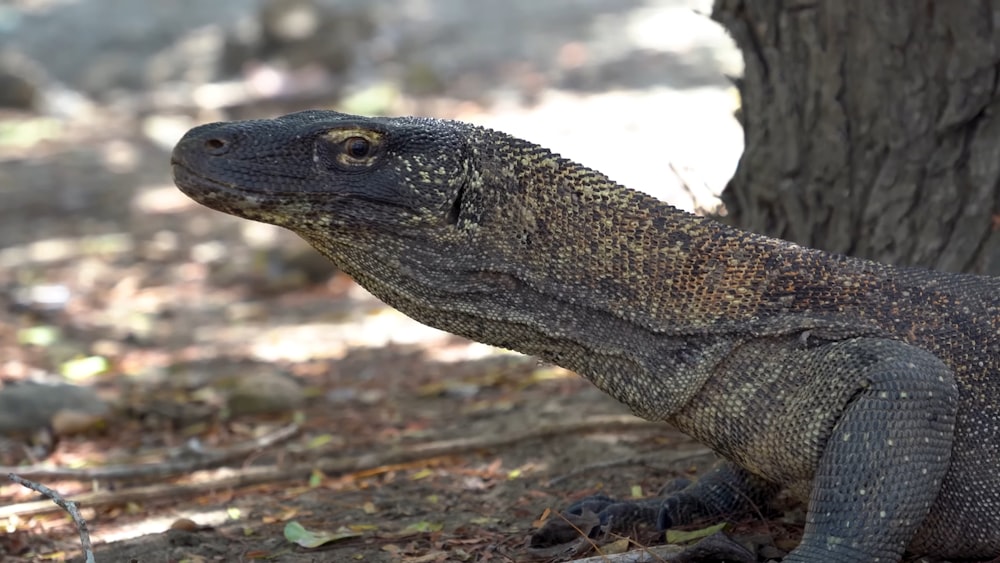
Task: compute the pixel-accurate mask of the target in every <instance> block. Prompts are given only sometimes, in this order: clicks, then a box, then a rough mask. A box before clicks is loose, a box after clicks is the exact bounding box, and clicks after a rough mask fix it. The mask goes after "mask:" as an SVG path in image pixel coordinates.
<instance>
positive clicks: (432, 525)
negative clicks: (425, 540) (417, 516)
mask: <svg viewBox="0 0 1000 563" xmlns="http://www.w3.org/2000/svg"><path fill="white" fill-rule="evenodd" d="M442 528H444V524H440V523H437V522H428V521H426V520H421V521H420V522H414V523H412V524H410V525H409V526H407V527H406V528H404V529H403V533H404V534H412V533H421V534H425V533H428V532H440V531H441V529H442Z"/></svg>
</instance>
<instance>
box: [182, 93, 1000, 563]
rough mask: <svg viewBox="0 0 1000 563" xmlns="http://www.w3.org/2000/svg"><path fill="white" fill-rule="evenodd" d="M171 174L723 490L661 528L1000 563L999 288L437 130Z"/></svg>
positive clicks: (402, 123) (394, 125) (828, 550)
mask: <svg viewBox="0 0 1000 563" xmlns="http://www.w3.org/2000/svg"><path fill="white" fill-rule="evenodd" d="M592 142H596V143H606V144H607V145H608V148H609V149H611V150H623V151H624V152H627V148H628V145H627V143H626V144H623V143H622V141H621V140H620V139H614V138H601V137H597V138H594V139H592ZM172 164H173V173H174V181H175V182H176V184H177V185H178V186H179V187H180V189H181V190H183V191H184V193H186V194H187V195H189V196H190V197H192V198H194V199H195V200H196V201H198V202H199V203H201V204H203V205H206V206H208V207H210V208H213V209H216V210H219V211H222V212H225V213H229V214H232V215H237V216H240V217H245V218H247V219H253V220H257V221H263V222H265V223H272V224H275V225H280V226H282V227H286V228H288V229H290V230H292V231H294V232H295V233H297V234H299V235H300V236H302V237H303V238H304V239H305V240H307V241H308V242H309V243H310V244H312V245H313V246H314V247H315V248H316V249H318V250H319V251H320V252H322V253H323V254H325V255H326V256H327V257H329V259H330V260H332V261H334V262H335V263H336V264H337V265H338V266H339V267H340V268H342V269H343V270H344V271H345V272H347V273H348V274H350V275H351V276H352V277H353V278H354V279H355V280H356V281H357V282H358V283H360V284H361V285H362V286H364V287H365V288H367V289H368V290H370V291H371V292H372V293H373V294H375V295H376V296H378V297H379V298H380V299H382V300H384V301H385V302H386V303H388V304H390V305H392V306H393V307H395V308H397V309H399V310H400V311H402V312H403V313H406V314H407V315H409V316H411V317H413V318H414V319H417V320H418V321H421V322H423V323H426V324H428V325H431V326H434V327H438V328H440V329H443V330H446V331H450V332H452V333H455V334H459V335H462V336H465V337H468V338H471V339H474V340H478V341H481V342H486V343H489V344H492V345H494V346H499V347H502V348H509V349H513V350H518V351H520V352H523V353H525V354H531V355H534V356H538V357H540V358H543V359H545V360H548V361H550V362H553V363H555V364H557V365H560V366H563V367H566V368H568V369H570V370H573V371H576V372H577V373H580V374H581V375H583V376H584V377H586V378H587V379H589V380H590V381H592V382H593V383H594V384H595V385H597V386H598V387H599V388H600V389H602V390H603V391H605V392H606V393H608V394H610V395H611V396H613V397H615V398H616V399H618V400H619V401H621V402H623V403H625V404H626V405H628V406H629V407H630V408H631V409H632V411H633V412H635V413H636V414H637V415H639V416H641V417H644V418H647V419H650V420H658V421H659V420H662V421H667V422H669V423H672V424H674V425H675V426H676V427H677V428H679V429H680V430H682V431H684V432H686V433H688V434H690V435H691V436H693V437H694V438H696V439H698V440H700V441H701V442H703V443H705V444H707V445H708V446H709V447H711V448H712V449H713V450H714V451H716V452H717V453H718V454H719V455H720V456H721V457H722V458H723V460H724V461H723V462H722V465H720V466H719V467H718V468H717V469H715V470H714V471H712V472H710V473H709V474H708V475H707V476H705V477H703V478H702V479H700V480H698V481H697V482H696V483H694V484H693V485H691V486H690V487H688V488H687V489H684V490H682V491H680V492H677V493H675V494H672V495H670V496H668V497H667V498H666V499H665V500H664V501H663V503H662V507H661V508H660V509H659V511H658V512H659V513H658V514H657V513H656V512H650V511H648V510H647V517H648V518H650V519H652V520H654V521H655V523H657V524H659V525H660V526H661V527H667V526H671V525H676V524H680V523H683V521H684V520H686V519H689V518H691V517H695V516H697V517H705V516H710V515H715V514H717V515H722V514H725V513H732V512H734V511H737V512H738V511H740V510H748V509H750V507H749V506H748V505H749V504H750V503H751V502H756V499H760V498H766V497H767V496H769V495H772V494H773V493H774V492H775V491H776V490H778V489H779V488H782V489H788V490H790V491H791V493H792V494H794V495H796V496H798V497H799V498H802V499H804V500H808V513H807V519H806V528H805V533H804V535H803V538H802V542H801V544H800V545H799V546H798V547H797V548H796V549H795V550H793V551H792V552H791V553H790V554H789V555H788V557H786V558H785V561H788V562H791V561H817V562H818V561H823V562H831V561H851V562H857V561H898V560H899V559H900V558H901V557H902V556H903V554H904V552H907V553H910V554H913V555H924V556H932V557H939V558H949V559H950V558H955V559H961V558H981V559H982V558H989V557H995V556H998V555H1000V334H998V330H1000V280H997V279H992V278H986V277H976V276H972V275H961V274H951V273H942V272H934V271H927V270H920V269H908V268H897V267H892V266H887V265H883V264H878V263H875V262H869V261H864V260H859V259H854V258H848V257H844V256H839V255H835V254H829V253H826V252H822V251H818V250H812V249H808V248H803V247H801V246H798V245H795V244H792V243H790V242H785V241H782V240H777V239H772V238H767V237H764V236H760V235H757V234H753V233H749V232H744V231H740V230H737V229H735V228H732V227H729V226H726V225H723V224H720V223H718V222H715V221H712V220H710V219H706V218H702V217H697V216H695V215H691V214H689V213H686V212H683V211H680V210H678V209H675V208H673V207H671V206H669V205H667V204H665V203H662V202H660V201H658V200H656V199H654V198H652V197H649V196H647V195H644V194H642V193H640V192H637V191H634V190H630V189H627V188H624V187H622V186H620V185H617V184H615V183H614V182H612V181H611V180H609V179H608V178H607V177H605V176H604V175H602V174H600V173H599V172H596V171H593V170H590V169H588V168H585V167H583V166H581V165H579V164H575V163H573V162H570V161H568V160H566V159H563V158H561V157H560V156H558V155H556V154H553V153H551V152H549V151H548V150H546V149H544V148H541V147H539V146H537V145H534V144H531V143H529V142H526V141H522V140H519V139H516V138H513V137H511V136H508V135H506V134H503V133H499V132H496V131H492V130H489V129H484V128H480V127H476V126H473V125H469V124H464V123H459V122H452V121H440V120H434V119H423V118H408V117H404V118H367V117H357V116H352V115H345V114H341V113H336V112H332V111H305V112H299V113H294V114H291V115H287V116H284V117H280V118H277V119H272V120H256V121H239V122H229V123H213V124H209V125H203V126H200V127H196V128H194V129H192V130H191V131H189V132H188V133H187V134H186V135H185V136H184V138H183V139H181V141H180V142H179V143H178V145H177V147H176V148H175V149H174V152H173V156H172ZM621 510H622V506H621V505H620V504H608V505H607V506H606V507H604V514H603V515H602V517H603V518H604V519H605V521H606V520H607V519H608V517H609V515H610V516H612V517H613V516H615V514H616V513H615V511H621Z"/></svg>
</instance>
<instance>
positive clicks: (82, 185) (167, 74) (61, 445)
mask: <svg viewBox="0 0 1000 563" xmlns="http://www.w3.org/2000/svg"><path fill="white" fill-rule="evenodd" d="M710 4H711V2H709V1H708V0H575V1H574V0H545V1H538V0H508V1H505V2H496V1H493V0H413V1H408V2H394V1H391V0H368V1H352V0H214V1H211V2H208V1H204V0H173V1H171V2H162V1H158V0H4V1H2V2H0V306H2V308H0V436H2V437H3V438H4V440H5V441H4V443H5V444H6V445H5V446H4V447H2V448H0V453H3V455H4V456H5V457H4V459H3V463H4V464H7V465H11V464H18V463H50V464H55V465H59V466H70V465H73V466H92V465H101V464H106V463H132V462H134V459H133V458H131V457H129V456H130V455H132V454H135V453H136V452H140V453H145V454H148V455H147V457H146V459H160V458H161V457H163V456H164V455H165V454H163V452H164V450H163V448H171V447H178V446H179V445H180V444H183V443H185V440H191V439H197V440H200V441H201V442H203V443H208V444H214V445H216V446H222V445H225V444H228V443H231V442H235V441H239V440H240V439H241V438H245V437H246V436H248V435H251V434H253V433H254V432H255V431H256V430H249V429H247V428H245V427H240V426H238V425H236V426H234V425H233V423H232V421H234V420H251V421H253V422H254V423H255V424H256V425H261V424H263V423H262V422H261V420H260V419H258V418H254V417H259V416H265V417H267V416H277V417H279V418H280V417H281V416H282V415H283V414H284V413H289V412H292V411H293V410H296V409H305V411H306V413H307V418H308V420H310V421H312V424H313V425H314V428H315V433H317V434H319V435H326V436H328V437H329V438H330V439H331V440H333V443H334V444H335V445H337V447H338V448H340V450H339V451H350V450H351V448H352V447H356V448H357V449H358V450H359V451H364V450H365V448H366V447H369V448H370V447H371V444H372V443H383V444H384V443H385V441H386V440H399V439H406V438H408V437H412V436H414V435H423V434H421V432H426V431H427V429H428V428H439V429H441V431H442V432H444V433H445V434H447V432H449V431H454V429H455V428H457V427H461V426H465V427H466V428H469V427H472V426H473V425H474V424H481V425H482V427H483V428H484V432H486V431H492V430H490V429H493V428H496V427H497V425H498V424H499V423H498V420H500V419H503V420H506V419H505V418H503V417H514V418H517V419H523V420H521V421H520V424H522V425H529V426H530V425H532V424H538V420H537V419H535V418H533V417H531V416H527V417H526V416H525V415H524V412H526V411H525V409H527V410H532V409H533V411H532V412H541V413H543V414H544V413H548V415H545V416H558V414H553V412H556V413H558V412H562V411H561V410H560V409H563V408H572V404H573V403H572V401H571V400H569V399H567V400H566V401H565V402H566V403H567V404H566V406H562V407H559V408H557V409H555V411H553V409H554V408H555V407H552V406H551V405H549V406H544V405H548V403H547V402H546V401H548V400H550V399H551V398H552V397H551V396H552V394H553V393H554V392H556V391H559V392H563V393H566V394H569V393H573V394H581V396H582V397H584V398H583V399H580V400H581V401H584V404H586V405H588V406H587V407H586V408H585V409H584V410H585V411H587V412H609V413H620V412H622V409H621V407H620V406H619V405H616V404H614V403H613V402H611V401H610V400H609V399H607V398H605V397H603V396H601V395H600V394H599V393H596V391H594V390H592V389H590V387H589V386H588V385H587V384H586V383H585V382H580V381H578V379H576V378H575V376H572V375H571V374H559V373H557V372H558V370H553V369H552V368H551V367H549V366H540V365H539V364H538V363H537V362H536V361H533V360H530V359H527V360H526V359H521V358H518V357H515V356H514V355H512V354H504V353H499V352H498V351H495V350H491V349H487V348H486V347H482V346H477V345H471V344H469V343H467V342H460V341H458V339H455V338H453V337H448V336H446V335H443V334H441V333H438V332H437V331H433V330H431V329H428V328H425V327H422V326H420V325H417V324H415V323H413V322H411V321H409V320H408V319H406V318H404V317H402V316H401V315H399V314H396V313H393V312H390V311H386V310H385V308H384V306H382V305H381V304H379V303H378V302H377V301H375V300H374V299H373V298H371V297H370V296H368V295H367V294H366V293H365V292H363V291H362V290H360V289H359V288H357V287H356V286H354V285H353V283H352V282H351V281H350V280H349V279H347V278H346V277H343V276H341V275H338V273H337V272H336V271H335V270H334V268H333V267H332V265H330V264H328V263H327V262H325V260H323V259H322V258H320V257H319V256H318V254H316V253H314V252H312V251H311V249H309V248H308V247H307V246H306V245H305V244H304V243H302V242H301V241H298V239H296V238H295V237H294V236H292V235H290V234H288V233H284V232H282V231H280V230H278V229H276V228H273V227H270V226H266V225H260V224H254V223H250V222H247V221H242V220H237V219H235V218H232V217H228V216H223V215H222V214H219V213H214V212H211V211H209V210H206V209H202V208H199V207H198V206H196V205H195V204H194V203H192V202H190V201H189V200H187V199H186V198H185V197H184V196H183V195H182V194H180V192H178V191H177V190H176V188H174V187H173V184H172V182H171V178H170V172H169V166H168V158H169V151H170V149H171V148H172V146H173V144H174V143H175V142H176V141H177V139H179V138H180V136H181V135H182V134H183V133H184V131H186V130H187V129H188V128H190V127H192V126H194V125H197V124H199V123H204V122H208V121H217V120H228V119H245V118H257V117H268V116H274V115H279V114H283V113H288V112H291V111H297V110H300V109H305V108H316V107H321V108H331V109H337V110H340V111H344V112H349V113H358V114H366V115H401V114H419V115H428V116H434V117H444V118H452V119H461V120H466V121H471V122H475V123H478V124H482V125H485V126H488V127H492V128H496V129H500V130H503V131H506V132H509V133H512V134H514V135H516V136H519V137H522V138H525V139H529V140H531V141H534V142H537V143H539V144H542V145H544V146H547V147H549V148H551V149H553V150H555V151H556V152H559V153H561V154H562V155H563V156H566V157H568V158H571V159H574V160H577V161H580V162H583V163H585V164H587V165H588V166H590V167H593V168H596V169H599V170H601V171H603V172H605V173H606V174H608V175H610V176H611V177H612V178H614V179H615V180H617V181H619V182H620V183H622V184H625V185H627V186H629V187H632V188H635V189H640V190H643V191H647V192H649V193H651V194H653V195H656V196H657V197H660V198H661V199H665V200H667V201H670V202H671V203H673V204H675V205H677V206H679V207H682V208H685V209H695V208H701V209H712V208H714V206H715V201H716V200H715V196H716V195H717V194H718V193H719V192H720V191H721V190H722V188H723V187H724V185H725V183H726V181H727V180H728V179H729V177H730V176H731V175H732V172H733V170H734V169H735V166H736V162H737V159H738V158H739V156H740V153H741V150H742V139H743V138H742V131H741V129H740V127H739V125H738V123H737V121H736V119H734V117H733V113H734V111H735V110H736V109H737V108H738V106H739V99H738V95H737V94H736V92H735V89H734V88H733V87H732V84H731V82H730V80H729V79H727V76H738V75H740V74H741V73H742V63H741V60H740V56H739V53H738V52H737V51H736V50H735V48H734V46H733V44H732V42H731V40H730V39H729V38H728V37H727V36H726V34H725V32H723V30H722V29H721V28H720V27H719V26H718V25H717V24H716V23H715V22H713V21H711V20H710V19H709V17H708V15H707V14H708V12H709V11H710V9H711V5H710ZM459 360H462V361H464V362H465V363H461V364H459V363H457V362H458V361H459ZM470 361H471V363H470ZM477 362H479V363H477ZM459 365H461V366H462V367H456V366H459ZM553 374H556V375H553ZM552 381H556V383H553V382H552ZM553 386H554V387H553ZM532 390H534V392H536V393H537V397H535V398H534V400H535V402H532V401H533V399H532V396H531V393H532ZM591 393H592V394H591ZM515 395H517V398H516V402H515V400H514V396H515ZM526 395H527V396H526ZM331 405H333V406H339V407H343V411H342V412H340V411H338V412H331ZM456 405H457V406H456ZM484 405H485V406H484ZM514 405H522V406H514ZM523 405H527V406H523ZM540 405H541V406H540ZM593 405H600V406H593ZM339 407H338V408H339ZM310 409H311V410H310ZM464 409H472V410H471V411H468V410H464ZM470 412H474V413H476V414H475V415H472V414H468V413H470ZM310 413H311V414H310ZM442 413H445V414H448V416H445V414H442ZM456 413H457V414H456ZM484 413H492V414H490V415H489V416H487V415H484ZM466 414H468V416H470V417H472V419H471V420H465V419H464V418H462V417H464V416H466ZM334 416H340V417H347V418H346V419H343V418H341V419H336V418H331V417H334ZM240 417H250V418H249V419H246V418H242V419H241V418H240ZM456 417H458V418H456ZM494 417H500V418H494ZM414 421H418V423H416V427H417V428H416V429H414V428H413V426H414ZM477 421H478V422H477ZM505 424H506V423H505ZM501 426H502V425H501ZM334 429H336V430H337V432H333V430H334ZM607 447H609V446H607V445H606V444H605V445H603V446H601V448H602V451H604V449H606V448H607ZM522 453H523V454H524V455H523V456H522V457H525V456H527V453H524V452H522ZM581 455H582V454H581ZM595 455H596V454H595ZM513 458H514V459H518V457H517V456H516V455H514V456H513ZM508 459H510V458H508ZM525 459H527V457H525ZM574 459H577V460H579V459H580V458H574ZM514 467H517V465H516V464H515V465H514ZM496 471H497V470H496V468H495V467H494V472H496ZM496 474H497V475H501V474H502V475H506V473H503V472H500V473H496ZM383 484H384V483H383ZM64 490H65V491H67V492H69V493H73V492H82V491H86V490H88V488H87V486H85V485H67V487H66V488H65V489H64ZM414 494H416V493H414ZM24 498H25V493H24V492H23V491H21V490H20V489H15V488H14V487H11V486H7V487H3V488H0V504H9V503H13V502H16V501H19V500H24ZM175 500H176V499H175ZM177 502H182V501H177ZM109 505H110V506H116V505H115V503H114V502H111V503H109ZM171 514H176V512H174V513H171ZM530 514H531V513H530V512H529V517H528V519H529V521H530V518H531V517H530ZM536 515H537V514H536ZM90 516H91V517H93V518H96V519H97V521H101V519H102V518H106V520H107V521H111V522H115V523H116V524H117V523H120V521H121V518H120V517H121V514H120V513H118V512H115V513H113V514H112V513H108V512H99V513H90ZM147 516H148V515H147ZM27 518H28V517H27V516H25V515H24V514H23V513H21V514H20V516H19V515H18V513H17V511H11V512H8V513H5V514H3V515H0V521H3V522H6V523H7V527H8V530H9V531H11V530H22V531H23V530H25V529H27V530H34V531H36V532H37V531H38V530H39V529H46V530H48V529H64V528H65V525H66V523H65V521H64V520H62V519H61V518H60V517H59V516H58V515H56V516H53V517H52V518H53V519H52V520H51V521H50V522H49V523H48V524H45V523H44V522H43V521H42V520H39V518H40V517H39V516H35V517H33V518H34V519H31V520H29V519H27ZM147 519H148V518H147ZM26 522H30V523H31V524H30V525H26ZM39 526H40V527H41V528H39ZM97 529H98V530H101V529H102V526H98V527H97ZM152 529H153V530H154V531H155V530H156V529H157V528H155V526H154V527H153V528H152ZM160 529H162V527H161V528H160ZM97 533H98V537H99V539H103V540H114V539H121V538H126V537H131V536H132V535H135V534H136V533H137V532H135V531H134V530H132V531H127V532H126V531H121V532H112V531H111V527H109V526H108V525H107V524H106V525H105V526H103V532H100V531H99V532H97ZM11 537H14V536H8V540H6V541H9V538H11ZM29 537H33V536H30V535H29ZM67 537H69V538H70V539H72V534H70V535H68V536H67ZM0 543H2V542H0ZM24 543H25V544H26V545H28V546H29V549H38V546H37V545H35V544H33V543H32V542H31V541H25V542H24ZM2 547H3V546H0V548H2ZM15 547H16V546H15ZM15 547H11V546H10V545H6V547H5V548H7V549H9V550H10V549H15ZM21 547H23V546H21ZM10 553H11V552H10V551H8V554H10ZM31 553H34V552H31Z"/></svg>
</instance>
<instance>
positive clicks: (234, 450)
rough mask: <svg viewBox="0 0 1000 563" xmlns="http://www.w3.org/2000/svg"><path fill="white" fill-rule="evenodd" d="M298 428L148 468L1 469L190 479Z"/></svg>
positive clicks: (85, 477)
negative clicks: (177, 476)
mask: <svg viewBox="0 0 1000 563" xmlns="http://www.w3.org/2000/svg"><path fill="white" fill-rule="evenodd" d="M299 430H300V426H299V425H298V424H290V425H288V426H285V427H282V428H279V429H278V430H275V431H274V432H272V433H270V434H266V435H264V436H261V437H259V438H255V439H253V440H248V441H246V442H243V443H239V444H235V445H233V446H231V447H228V448H225V449H217V450H209V451H205V452H198V454H197V455H198V457H197V458H192V459H172V460H169V461H163V462H160V463H151V464H145V465H108V466H105V467H91V468H87V469H67V468H52V467H44V466H24V467H0V473H13V472H16V473H17V474H18V475H21V476H23V477H25V478H29V479H44V480H48V481H51V480H67V481H94V480H106V481H115V480H134V479H154V478H156V479H162V478H165V477H173V476H175V475H190V474H191V473H194V472H195V471H202V470H206V469H212V468H215V467H219V466H221V465H225V464H226V463H229V462H231V461H234V460H237V459H240V458H244V457H246V456H248V455H250V454H252V453H254V452H256V451H258V450H261V449H264V448H268V447H270V446H273V445H274V444H277V443H279V442H283V441H285V440H287V439H289V438H291V437H293V436H295V435H296V434H298V433H299Z"/></svg>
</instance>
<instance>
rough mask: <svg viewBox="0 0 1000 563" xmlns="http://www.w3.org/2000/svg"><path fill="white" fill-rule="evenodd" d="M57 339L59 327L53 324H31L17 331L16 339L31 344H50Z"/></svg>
mask: <svg viewBox="0 0 1000 563" xmlns="http://www.w3.org/2000/svg"><path fill="white" fill-rule="evenodd" d="M56 340H59V329H58V328H56V327H54V326H45V325H41V326H33V327H30V328H22V329H21V330H19V331H17V341H18V342H19V343H21V344H25V345H29V344H30V345H32V346H50V345H52V344H53V343H54V342H55V341H56Z"/></svg>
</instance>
